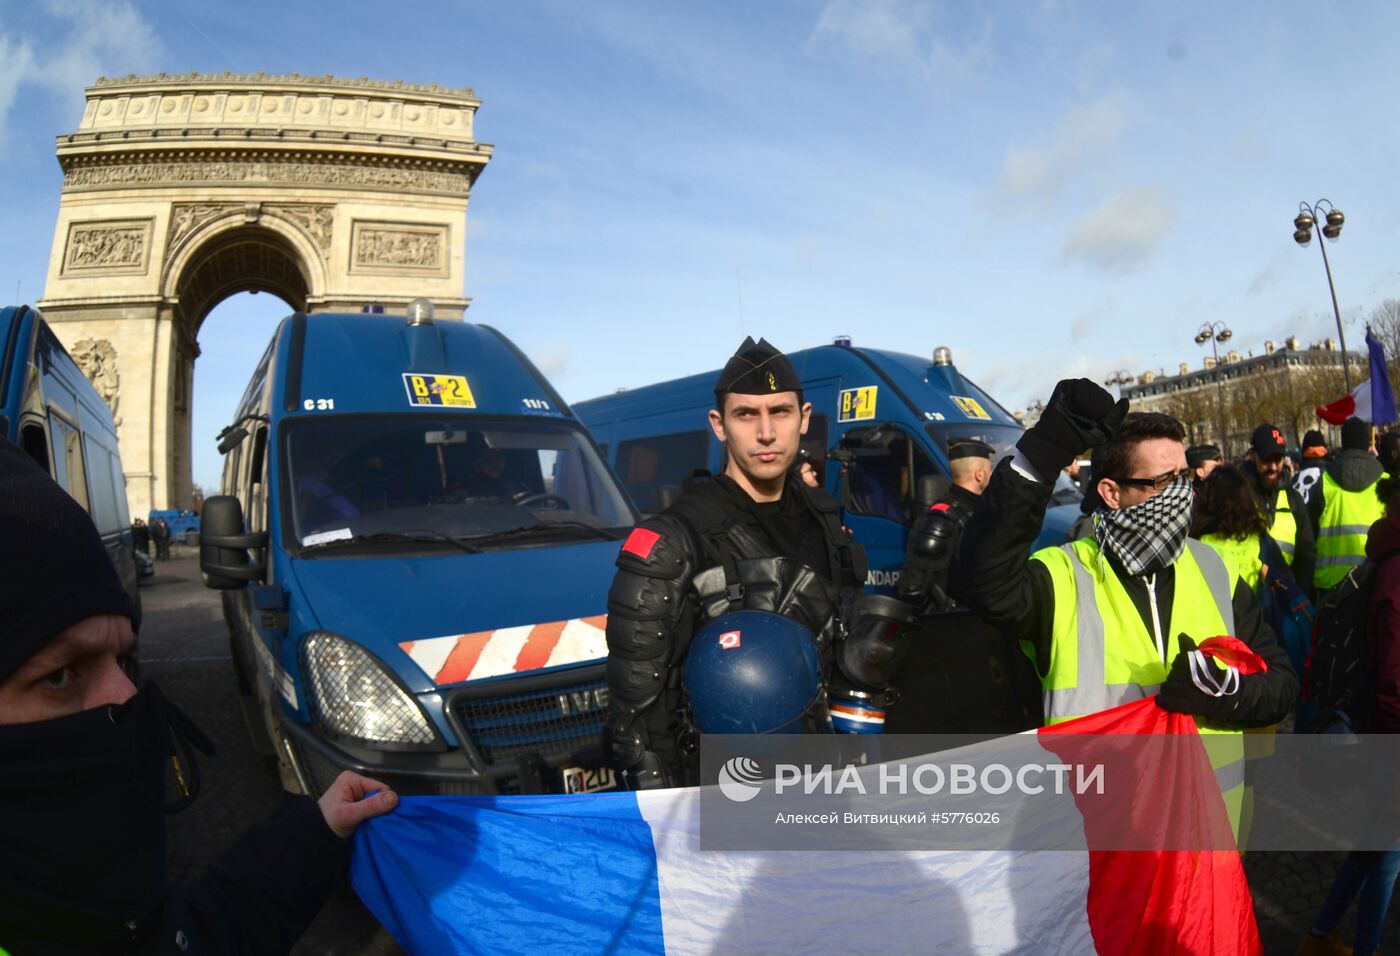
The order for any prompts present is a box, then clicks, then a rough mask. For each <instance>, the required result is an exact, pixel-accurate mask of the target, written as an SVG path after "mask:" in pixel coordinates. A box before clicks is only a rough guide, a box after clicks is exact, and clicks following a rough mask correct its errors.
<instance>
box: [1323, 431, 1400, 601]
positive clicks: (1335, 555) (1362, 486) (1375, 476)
mask: <svg viewBox="0 0 1400 956" xmlns="http://www.w3.org/2000/svg"><path fill="white" fill-rule="evenodd" d="M1370 449H1371V426H1370V425H1369V424H1367V423H1366V422H1363V421H1362V420H1361V419H1359V418H1348V419H1347V420H1346V423H1345V424H1343V425H1342V450H1341V451H1340V452H1338V453H1337V457H1336V458H1334V459H1333V460H1332V461H1331V462H1329V463H1328V465H1327V467H1326V468H1325V469H1324V470H1323V473H1322V479H1321V480H1320V481H1319V482H1318V483H1317V484H1316V485H1314V486H1313V493H1312V496H1311V497H1310V498H1309V499H1308V513H1309V515H1310V516H1311V518H1312V522H1313V527H1314V528H1316V530H1317V570H1316V571H1315V572H1314V573H1313V588H1314V593H1315V594H1316V595H1317V598H1318V600H1321V598H1322V594H1323V592H1325V591H1326V590H1327V589H1328V588H1330V587H1332V586H1333V585H1335V584H1336V583H1337V582H1338V581H1340V580H1342V578H1344V577H1346V576H1347V572H1348V571H1350V570H1351V569H1352V568H1354V567H1356V566H1357V565H1359V564H1360V563H1361V562H1362V561H1363V560H1364V559H1365V556H1366V532H1365V529H1367V528H1369V527H1370V526H1371V524H1372V523H1373V522H1375V521H1376V520H1377V519H1379V518H1380V516H1381V512H1382V506H1381V503H1380V501H1379V499H1377V497H1376V492H1375V487H1376V482H1377V481H1379V480H1380V478H1381V476H1382V475H1383V474H1385V469H1384V468H1382V467H1381V463H1380V462H1379V461H1377V460H1376V457H1375V456H1374V455H1372V454H1371V451H1370Z"/></svg>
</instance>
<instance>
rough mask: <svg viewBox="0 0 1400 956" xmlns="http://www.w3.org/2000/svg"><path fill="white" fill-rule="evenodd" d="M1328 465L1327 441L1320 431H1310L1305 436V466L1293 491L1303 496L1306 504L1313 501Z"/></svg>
mask: <svg viewBox="0 0 1400 956" xmlns="http://www.w3.org/2000/svg"><path fill="white" fill-rule="evenodd" d="M1326 464H1327V439H1326V438H1323V437H1322V432H1320V431H1310V432H1307V433H1306V434H1305V435H1303V465H1302V467H1301V468H1300V469H1299V470H1298V477H1297V478H1295V479H1294V480H1293V490H1294V491H1296V492H1298V494H1300V495H1302V496H1303V502H1304V503H1305V504H1306V503H1308V502H1310V501H1312V490H1313V486H1314V485H1316V484H1317V483H1318V482H1319V481H1321V480H1322V469H1323V467H1324V466H1325V465H1326Z"/></svg>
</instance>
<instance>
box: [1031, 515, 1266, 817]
mask: <svg viewBox="0 0 1400 956" xmlns="http://www.w3.org/2000/svg"><path fill="white" fill-rule="evenodd" d="M1256 544H1257V542H1256ZM1031 560H1033V561H1039V562H1041V563H1042V564H1043V565H1045V567H1046V569H1047V570H1048V571H1049V572H1050V581H1051V585H1052V587H1053V589H1054V594H1055V610H1054V620H1053V623H1052V625H1051V628H1052V635H1051V644H1050V663H1049V670H1048V671H1047V672H1046V673H1044V674H1042V675H1041V677H1040V680H1041V692H1042V696H1043V699H1044V704H1045V722H1046V724H1058V723H1062V722H1063V721H1066V720H1073V719H1074V718H1076V717H1082V716H1084V715H1086V714H1092V713H1096V712H1098V711H1101V710H1107V709H1109V708H1110V707H1117V706H1118V705H1119V704H1126V703H1129V702H1130V701H1134V700H1141V699H1142V698H1144V697H1150V696H1152V695H1154V694H1156V693H1157V689H1158V688H1159V687H1160V686H1161V683H1162V681H1164V680H1166V677H1167V672H1168V671H1169V670H1170V669H1171V665H1172V661H1174V660H1175V659H1176V655H1177V653H1178V651H1179V647H1178V644H1177V639H1176V638H1177V635H1178V634H1185V635H1187V636H1188V637H1190V638H1193V639H1194V640H1195V641H1197V642H1198V643H1199V642H1201V641H1204V640H1205V639H1206V638H1209V637H1215V636H1217V635H1220V634H1233V633H1234V630H1235V607H1234V602H1233V595H1234V581H1235V578H1236V575H1235V574H1234V573H1233V572H1232V571H1231V569H1230V568H1229V567H1227V566H1226V564H1225V561H1224V560H1223V559H1222V558H1221V557H1220V555H1218V554H1217V553H1216V552H1215V551H1214V550H1212V549H1211V547H1210V546H1209V545H1206V544H1203V543H1201V542H1200V541H1197V540H1195V539H1193V538H1188V539H1187V540H1186V549H1185V550H1184V551H1183V552H1182V554H1181V557H1180V558H1178V559H1177V562H1176V565H1175V566H1174V567H1175V577H1174V583H1173V590H1174V594H1173V597H1172V612H1171V621H1170V624H1169V626H1168V627H1167V628H1166V629H1165V630H1161V631H1160V633H1156V634H1153V633H1149V632H1148V630H1147V625H1146V624H1145V623H1144V622H1143V619H1142V615H1141V614H1139V613H1138V609H1137V607H1136V606H1135V605H1134V604H1133V601H1132V598H1131V597H1129V596H1128V592H1127V589H1125V588H1124V587H1123V582H1121V581H1119V580H1118V575H1117V574H1115V573H1114V571H1113V569H1112V568H1110V567H1109V566H1108V563H1107V561H1106V560H1103V559H1101V557H1100V555H1099V546H1098V542H1097V541H1095V540H1094V539H1092V538H1081V539H1079V540H1078V541H1072V542H1070V543H1068V544H1063V545H1060V546H1058V547H1053V548H1043V549H1041V550H1040V551H1037V552H1036V553H1035V554H1033V555H1031ZM1149 594H1151V590H1150V589H1149ZM1026 651H1027V653H1028V654H1031V655H1032V659H1033V660H1034V651H1033V649H1032V648H1030V647H1029V646H1026ZM1037 666H1038V665H1037ZM1196 726H1197V728H1198V729H1199V730H1200V732H1201V733H1202V735H1203V738H1202V739H1203V741H1204V742H1205V744H1206V749H1207V752H1208V753H1209V754H1210V760H1211V766H1212V767H1214V768H1215V776H1216V782H1217V783H1218V784H1219V785H1220V792H1221V795H1222V796H1223V797H1224V799H1225V807H1226V810H1227V811H1228V812H1229V814H1230V823H1231V826H1232V827H1233V828H1234V831H1235V834H1236V836H1238V835H1239V832H1240V830H1239V822H1240V810H1241V804H1242V801H1243V798H1244V735H1243V734H1242V733H1241V732H1240V731H1239V730H1238V729H1237V728H1232V727H1225V726H1222V725H1220V724H1215V723H1213V722H1211V721H1208V720H1204V719H1202V718H1199V717H1198V718H1196Z"/></svg>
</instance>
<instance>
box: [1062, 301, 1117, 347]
mask: <svg viewBox="0 0 1400 956" xmlns="http://www.w3.org/2000/svg"><path fill="white" fill-rule="evenodd" d="M1109 309H1110V303H1107V302H1105V303H1103V304H1102V305H1099V306H1095V307H1094V308H1092V309H1089V310H1087V311H1085V312H1082V313H1080V314H1079V316H1078V317H1076V318H1075V320H1074V322H1073V324H1071V325H1070V329H1069V340H1070V341H1071V342H1073V343H1076V344H1077V343H1079V342H1082V341H1084V339H1086V338H1087V337H1088V336H1089V333H1091V332H1093V331H1094V329H1096V328H1098V327H1099V325H1100V323H1102V322H1103V320H1104V319H1106V318H1108V315H1109Z"/></svg>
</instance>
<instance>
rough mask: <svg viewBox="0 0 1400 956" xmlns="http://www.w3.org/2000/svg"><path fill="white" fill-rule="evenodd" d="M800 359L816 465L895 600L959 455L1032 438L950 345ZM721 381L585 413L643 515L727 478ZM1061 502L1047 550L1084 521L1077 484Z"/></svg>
mask: <svg viewBox="0 0 1400 956" xmlns="http://www.w3.org/2000/svg"><path fill="white" fill-rule="evenodd" d="M788 357H789V358H790V359H791V360H792V364H793V366H794V367H795V368H796V369H797V373H798V375H799V376H801V378H802V387H803V397H804V398H805V399H806V400H807V401H809V402H811V403H812V417H811V422H810V424H809V426H808V430H807V434H806V436H805V437H804V438H803V440H802V452H803V454H804V457H805V458H806V459H807V460H809V461H811V462H812V464H813V466H814V467H815V468H816V471H817V475H818V477H819V478H820V479H821V481H822V482H823V484H824V486H825V487H826V488H827V489H828V490H829V491H831V492H832V494H834V495H835V496H836V498H837V500H838V501H840V502H841V503H842V505H843V507H844V515H845V516H844V519H843V520H844V523H845V525H846V526H847V527H848V528H850V529H851V531H852V533H853V534H854V535H855V538H856V540H857V541H859V542H860V543H861V544H863V545H864V546H865V549H866V552H867V554H868V557H869V560H870V572H869V576H868V577H867V579H866V585H867V589H868V590H871V591H876V592H880V593H888V592H890V591H891V590H892V589H893V587H894V584H895V582H896V581H897V580H898V577H899V571H900V568H901V567H902V566H903V564H904V546H905V542H906V540H907V538H908V536H909V528H910V526H911V524H912V523H913V521H914V519H915V517H917V516H918V515H920V514H923V513H924V512H925V511H927V510H928V508H929V506H930V505H931V504H933V502H935V501H936V500H937V499H938V498H939V497H941V496H942V495H943V494H944V492H946V490H947V488H948V482H949V478H948V446H949V445H950V444H951V443H954V442H957V441H958V440H960V439H969V438H977V439H980V440H981V441H984V442H987V443H988V444H989V445H991V446H992V448H993V451H994V454H995V455H996V456H997V457H1000V456H1002V455H1004V454H1006V453H1008V452H1009V451H1010V450H1011V448H1012V447H1013V446H1014V445H1015V444H1016V441H1017V440H1018V439H1019V438H1020V436H1021V433H1022V430H1023V429H1022V427H1021V425H1020V423H1019V422H1017V421H1016V419H1015V418H1013V417H1012V415H1011V414H1010V413H1009V412H1008V411H1007V410H1006V409H1005V408H1003V407H1002V406H1001V405H999V404H998V403H997V402H996V400H995V399H993V398H992V397H991V396H990V395H988V394H987V393H986V392H984V391H983V390H982V389H980V388H978V387H977V386H976V385H975V384H974V383H973V382H972V381H970V380H969V379H967V378H965V377H964V376H963V375H962V374H961V373H960V372H959V371H958V369H957V367H956V366H955V365H954V364H953V357H952V353H951V352H950V351H949V350H948V349H946V348H938V349H935V350H934V352H933V355H932V356H931V360H930V359H925V358H921V357H919V356H916V355H909V354H905V353H902V352H888V351H883V350H878V349H865V348H858V347H854V346H852V345H851V344H850V341H849V339H844V338H843V339H838V344H834V345H827V346H820V347H817V348H810V349H803V350H801V351H798V352H793V353H789V355H788ZM718 375H719V371H718V370H715V371H713V372H705V373H702V374H700V375H692V376H689V377H687V378H680V379H675V380H673V381H670V382H662V383H660V384H656V385H649V386H646V387H644V388H636V389H628V390H626V391H622V392H618V393H616V394H613V395H606V396H603V397H600V398H595V399H590V400H589V401H585V402H579V403H577V404H576V405H575V406H574V411H575V412H577V413H578V416H579V417H580V418H582V419H583V421H584V423H585V424H587V425H588V427H589V430H591V431H592V432H593V435H594V437H595V438H596V439H597V440H598V442H599V443H600V445H601V447H602V448H603V449H605V451H606V454H607V456H608V460H609V462H610V463H611V464H612V465H613V467H614V470H615V471H616V472H617V474H618V477H619V478H621V480H622V482H623V484H624V485H625V486H626V487H627V489H628V491H630V492H631V494H632V498H633V500H634V501H635V502H636V503H637V506H638V507H639V508H640V509H641V510H642V512H643V513H645V514H653V513H656V512H659V511H662V510H663V509H665V508H666V506H667V505H669V504H670V503H671V502H672V501H674V500H675V498H676V497H677V496H678V495H679V494H680V493H681V492H682V491H683V490H684V489H685V488H686V487H687V486H688V485H689V484H690V483H691V482H693V481H695V480H696V478H697V477H699V476H703V475H704V474H706V473H712V474H718V473H719V472H721V471H723V469H724V461H723V456H724V449H723V446H722V445H721V444H720V443H719V441H718V440H717V439H716V438H715V437H714V433H713V432H712V431H711V429H710V427H709V424H708V422H707V421H706V413H707V412H708V410H709V409H711V408H713V407H714V382H715V378H716V377H717V376H718ZM833 466H836V467H833ZM1055 494H1056V499H1055V500H1056V502H1057V503H1056V505H1054V506H1053V507H1051V508H1050V509H1049V511H1048V512H1047V514H1046V518H1045V524H1044V527H1043V529H1042V532H1041V535H1040V539H1039V540H1038V541H1037V542H1036V547H1041V546H1044V545H1048V544H1060V543H1062V542H1064V541H1065V540H1066V537H1067V535H1068V532H1069V528H1070V525H1072V524H1073V523H1074V521H1075V519H1076V518H1077V517H1078V516H1079V510H1078V504H1077V503H1078V500H1079V497H1080V496H1079V495H1078V493H1077V491H1075V490H1074V488H1073V485H1072V483H1071V482H1070V481H1069V479H1068V477H1067V476H1061V482H1060V484H1059V485H1058V486H1057V488H1056V493H1055Z"/></svg>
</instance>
